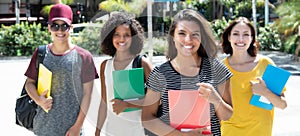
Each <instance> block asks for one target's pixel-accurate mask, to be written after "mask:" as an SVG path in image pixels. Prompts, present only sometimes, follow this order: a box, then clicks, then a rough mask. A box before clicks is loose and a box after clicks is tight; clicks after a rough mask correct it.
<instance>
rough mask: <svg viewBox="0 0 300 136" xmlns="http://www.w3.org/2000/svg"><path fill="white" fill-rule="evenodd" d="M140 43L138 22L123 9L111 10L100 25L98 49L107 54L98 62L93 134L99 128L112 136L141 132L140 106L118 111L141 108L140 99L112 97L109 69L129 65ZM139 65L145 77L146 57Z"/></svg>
mask: <svg viewBox="0 0 300 136" xmlns="http://www.w3.org/2000/svg"><path fill="white" fill-rule="evenodd" d="M143 44H144V31H143V28H142V26H141V25H140V23H139V22H138V21H137V20H135V19H134V18H131V17H130V15H129V14H127V13H123V12H122V13H121V12H116V13H113V14H112V15H111V17H110V18H109V19H108V21H107V22H106V23H105V24H104V27H103V28H102V29H101V45H100V47H101V50H102V52H103V53H104V54H107V55H109V56H111V58H110V59H107V60H105V61H103V62H102V63H101V66H100V77H101V102H100V106H99V111H98V121H97V128H96V132H95V135H96V136H99V135H100V132H101V133H104V134H106V135H113V136H120V135H122V136H142V135H144V129H143V127H142V124H141V110H135V111H130V112H122V111H123V110H124V109H126V108H141V106H142V104H143V100H134V101H130V102H128V101H122V100H119V99H114V89H113V78H112V72H113V71H115V70H127V69H131V68H132V65H133V60H134V59H135V58H136V57H137V56H138V54H139V53H140V52H141V50H142V49H143ZM142 67H143V68H144V75H145V76H144V77H145V79H147V77H148V75H149V74H150V71H151V70H152V66H151V64H150V62H149V61H148V60H147V59H146V58H142ZM145 81H146V80H145ZM104 122H105V123H104ZM104 124H105V125H104Z"/></svg>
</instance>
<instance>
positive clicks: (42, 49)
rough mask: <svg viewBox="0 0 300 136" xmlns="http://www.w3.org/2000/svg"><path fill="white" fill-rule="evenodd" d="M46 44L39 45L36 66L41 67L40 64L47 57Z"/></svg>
mask: <svg viewBox="0 0 300 136" xmlns="http://www.w3.org/2000/svg"><path fill="white" fill-rule="evenodd" d="M46 46H47V45H40V46H39V47H38V56H37V61H36V65H35V68H36V69H37V71H38V69H39V64H40V63H43V61H44V58H45V54H46Z"/></svg>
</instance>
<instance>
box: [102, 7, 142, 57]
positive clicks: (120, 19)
mask: <svg viewBox="0 0 300 136" xmlns="http://www.w3.org/2000/svg"><path fill="white" fill-rule="evenodd" d="M123 24H127V25H129V27H130V31H131V36H132V42H131V46H130V52H131V53H132V54H139V53H140V52H141V51H142V49H143V46H144V30H143V27H142V26H141V24H140V23H139V22H138V21H137V20H136V19H134V18H132V17H131V15H130V14H129V13H125V12H114V13H113V14H111V17H110V18H109V19H108V20H107V22H106V23H105V24H104V25H103V28H102V29H101V33H100V35H101V36H100V41H101V42H100V48H101V51H102V53H104V54H106V55H109V56H114V55H115V53H116V48H115V47H114V46H113V43H112V38H113V34H114V33H115V30H116V28H117V27H118V26H120V25H123Z"/></svg>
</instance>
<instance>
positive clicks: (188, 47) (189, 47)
mask: <svg viewBox="0 0 300 136" xmlns="http://www.w3.org/2000/svg"><path fill="white" fill-rule="evenodd" d="M184 48H186V49H191V48H192V46H184Z"/></svg>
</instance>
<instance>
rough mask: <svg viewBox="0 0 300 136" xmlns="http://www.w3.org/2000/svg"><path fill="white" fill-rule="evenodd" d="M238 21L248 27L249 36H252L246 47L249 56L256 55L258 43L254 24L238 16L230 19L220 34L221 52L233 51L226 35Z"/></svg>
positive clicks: (228, 52) (229, 52) (230, 52)
mask: <svg viewBox="0 0 300 136" xmlns="http://www.w3.org/2000/svg"><path fill="white" fill-rule="evenodd" d="M239 23H245V24H246V25H247V26H248V27H249V28H250V31H251V36H252V37H253V38H252V42H251V43H250V46H249V48H248V49H247V52H248V54H249V55H250V56H252V57H254V56H256V55H257V51H258V48H259V44H258V42H256V37H255V29H254V26H253V25H252V23H251V22H250V20H249V19H247V18H245V17H239V18H237V19H235V20H234V21H232V22H231V23H230V24H229V26H227V28H225V30H224V32H223V34H222V40H221V45H222V48H223V52H224V53H226V54H230V55H232V53H233V52H232V47H231V44H230V41H229V40H228V37H229V35H230V33H231V31H232V28H233V27H234V26H235V25H237V24H239Z"/></svg>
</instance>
